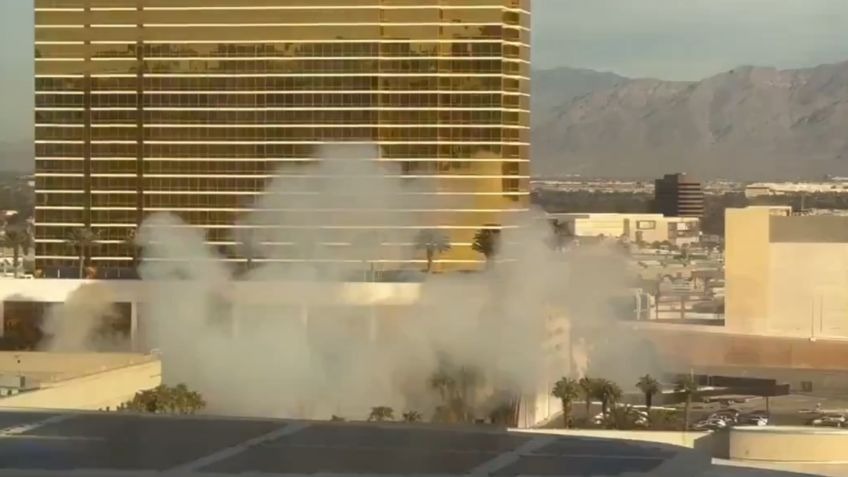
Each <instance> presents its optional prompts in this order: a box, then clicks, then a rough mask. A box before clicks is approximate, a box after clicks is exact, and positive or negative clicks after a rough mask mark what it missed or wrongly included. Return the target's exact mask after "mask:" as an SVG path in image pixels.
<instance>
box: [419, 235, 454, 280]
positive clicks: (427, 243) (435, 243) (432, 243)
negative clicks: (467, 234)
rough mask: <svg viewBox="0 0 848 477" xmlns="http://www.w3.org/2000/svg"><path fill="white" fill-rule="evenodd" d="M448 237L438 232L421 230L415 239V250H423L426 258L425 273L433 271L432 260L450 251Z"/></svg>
mask: <svg viewBox="0 0 848 477" xmlns="http://www.w3.org/2000/svg"><path fill="white" fill-rule="evenodd" d="M450 248H451V244H450V240H449V239H448V236H447V235H445V234H443V233H442V232H440V231H438V230H429V229H428V230H422V231H420V232H418V235H417V236H416V237H415V249H416V250H423V251H424V254H425V256H426V257H427V273H430V271H431V270H432V269H433V258H435V256H436V255H438V254H440V253H444V252H447V251H448V250H450Z"/></svg>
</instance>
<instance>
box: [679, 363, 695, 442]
mask: <svg viewBox="0 0 848 477" xmlns="http://www.w3.org/2000/svg"><path fill="white" fill-rule="evenodd" d="M674 390H675V391H677V392H678V393H679V394H681V395H682V396H683V398H684V399H685V403H686V404H685V407H684V411H683V430H689V417H690V416H689V411H690V410H691V408H692V397H693V396H694V395H695V393H697V392H698V383H697V382H695V378H694V377H693V376H692V375H691V374H685V375H682V376H680V377H679V378H677V380H676V381H675V385H674Z"/></svg>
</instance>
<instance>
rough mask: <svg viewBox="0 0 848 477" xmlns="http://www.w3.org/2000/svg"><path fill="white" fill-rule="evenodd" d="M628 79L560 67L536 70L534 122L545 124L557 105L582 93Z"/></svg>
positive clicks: (533, 104) (609, 74)
mask: <svg viewBox="0 0 848 477" xmlns="http://www.w3.org/2000/svg"><path fill="white" fill-rule="evenodd" d="M625 81H628V79H627V78H624V77H623V76H618V75H617V74H615V73H603V72H599V71H594V70H587V69H581V68H569V67H560V68H554V69H549V70H535V71H533V82H532V88H533V94H532V96H531V100H532V105H531V106H532V108H533V121H534V124H542V123H544V122H546V121H547V120H549V119H551V117H552V116H553V115H554V113H556V108H557V107H559V106H562V105H563V104H564V103H566V102H568V101H571V100H573V99H574V98H577V97H579V96H583V95H585V94H588V93H591V92H593V91H597V90H600V89H607V88H610V87H612V86H615V85H617V84H619V83H622V82H625Z"/></svg>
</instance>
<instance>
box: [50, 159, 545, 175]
mask: <svg viewBox="0 0 848 477" xmlns="http://www.w3.org/2000/svg"><path fill="white" fill-rule="evenodd" d="M315 165H316V164H315V162H312V161H303V162H299V163H294V162H284V163H277V162H270V161H228V162H204V161H143V162H142V167H141V172H142V174H275V173H279V174H302V173H304V172H303V167H304V166H313V167H314V166H315ZM381 166H383V167H385V168H386V169H387V171H388V172H389V173H393V174H445V173H450V172H458V173H461V174H479V175H491V174H493V173H495V174H496V173H499V172H498V169H495V168H496V167H497V168H499V170H500V173H502V174H504V175H527V174H529V166H528V164H527V163H526V162H520V163H519V162H507V163H503V165H501V164H499V163H495V162H488V161H436V160H427V161H403V162H400V161H399V162H392V163H390V164H381ZM37 170H38V172H39V173H79V174H82V173H84V172H85V162H84V161H82V160H40V161H38V165H37ZM89 171H90V172H91V173H92V174H137V173H138V171H139V164H138V161H137V160H136V159H129V160H108V161H91V162H90V164H89Z"/></svg>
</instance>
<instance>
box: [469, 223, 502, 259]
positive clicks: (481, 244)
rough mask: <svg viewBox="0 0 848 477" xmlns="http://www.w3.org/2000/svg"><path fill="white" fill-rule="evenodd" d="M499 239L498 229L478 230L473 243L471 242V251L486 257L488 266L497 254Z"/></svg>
mask: <svg viewBox="0 0 848 477" xmlns="http://www.w3.org/2000/svg"><path fill="white" fill-rule="evenodd" d="M500 238H501V231H500V229H480V230H478V231H477V233H476V234H475V235H474V241H473V242H471V250H474V251H475V252H477V253H480V254H483V256H484V257H486V264H487V265H489V264H490V263H491V260H492V259H493V258H494V257H495V255H497V254H498V249H499V248H500Z"/></svg>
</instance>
